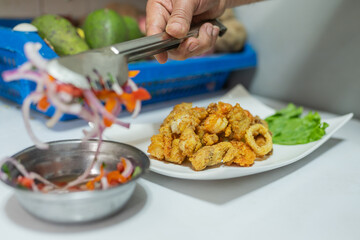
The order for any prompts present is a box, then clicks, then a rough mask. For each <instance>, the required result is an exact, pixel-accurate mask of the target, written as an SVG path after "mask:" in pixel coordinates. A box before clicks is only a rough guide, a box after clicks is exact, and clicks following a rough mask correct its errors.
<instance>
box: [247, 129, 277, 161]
mask: <svg viewBox="0 0 360 240" xmlns="http://www.w3.org/2000/svg"><path fill="white" fill-rule="evenodd" d="M259 136H260V137H261V138H265V141H263V140H261V138H260V140H259V141H256V138H257V137H259ZM245 140H246V143H247V144H248V145H249V146H250V147H251V149H252V150H253V151H254V152H255V153H256V155H257V156H260V157H262V156H264V155H266V154H268V153H269V152H270V151H271V150H272V145H273V144H272V137H271V135H270V132H269V129H267V128H266V127H265V126H264V125H262V124H260V123H257V124H254V125H252V126H250V127H249V129H247V130H246V134H245ZM259 144H261V145H259Z"/></svg>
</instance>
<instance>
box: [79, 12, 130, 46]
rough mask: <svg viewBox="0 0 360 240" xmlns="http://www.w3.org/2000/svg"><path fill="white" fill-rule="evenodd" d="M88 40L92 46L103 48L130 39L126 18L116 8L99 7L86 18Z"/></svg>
mask: <svg viewBox="0 0 360 240" xmlns="http://www.w3.org/2000/svg"><path fill="white" fill-rule="evenodd" d="M83 28H84V32H85V39H86V42H87V43H88V44H89V46H90V47H91V48H101V47H105V46H109V45H112V44H115V43H120V42H124V41H126V40H127V39H128V36H127V28H126V23H125V20H124V19H123V18H122V17H121V16H120V15H119V14H118V13H117V12H115V11H114V10H110V9H98V10H95V11H93V12H91V13H90V14H89V15H88V16H87V17H86V19H85V23H84V26H83Z"/></svg>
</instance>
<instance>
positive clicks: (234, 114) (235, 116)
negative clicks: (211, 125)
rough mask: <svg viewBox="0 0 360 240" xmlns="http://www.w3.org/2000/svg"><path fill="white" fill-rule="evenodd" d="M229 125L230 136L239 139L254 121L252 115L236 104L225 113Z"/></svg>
mask: <svg viewBox="0 0 360 240" xmlns="http://www.w3.org/2000/svg"><path fill="white" fill-rule="evenodd" d="M227 117H228V119H229V123H230V125H231V135H230V136H231V138H233V139H235V140H238V141H241V140H243V138H244V136H245V132H246V130H247V129H248V128H249V127H250V125H251V124H252V122H253V121H254V117H253V116H252V115H251V114H250V113H249V112H248V111H246V110H244V109H243V108H242V107H240V105H239V104H236V105H235V106H234V107H233V109H232V110H231V111H230V112H229V114H228V115H227Z"/></svg>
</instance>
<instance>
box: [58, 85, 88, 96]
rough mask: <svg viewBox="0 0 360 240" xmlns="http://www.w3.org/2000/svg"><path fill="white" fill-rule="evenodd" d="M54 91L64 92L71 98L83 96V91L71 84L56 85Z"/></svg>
mask: <svg viewBox="0 0 360 240" xmlns="http://www.w3.org/2000/svg"><path fill="white" fill-rule="evenodd" d="M56 91H58V92H66V93H68V94H70V95H71V96H73V97H81V96H82V95H83V91H82V90H81V89H80V88H77V87H75V86H73V85H71V84H58V85H56Z"/></svg>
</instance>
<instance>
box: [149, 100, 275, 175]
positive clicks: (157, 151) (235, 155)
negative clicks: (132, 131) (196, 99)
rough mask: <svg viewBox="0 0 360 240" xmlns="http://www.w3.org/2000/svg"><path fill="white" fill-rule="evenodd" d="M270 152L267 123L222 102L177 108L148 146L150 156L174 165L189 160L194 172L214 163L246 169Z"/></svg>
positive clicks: (177, 106)
mask: <svg viewBox="0 0 360 240" xmlns="http://www.w3.org/2000/svg"><path fill="white" fill-rule="evenodd" d="M271 150H272V139H271V134H270V132H269V130H268V126H267V124H266V122H265V121H264V120H262V119H261V118H259V117H258V116H255V117H254V116H253V115H251V114H250V112H249V111H247V110H245V109H243V108H242V107H240V105H239V104H236V105H235V106H232V105H231V104H228V103H223V102H218V103H211V104H209V106H208V107H207V108H202V107H193V106H192V104H191V103H181V104H179V105H176V106H175V107H174V109H173V110H172V111H171V112H170V114H169V115H168V116H167V117H166V118H165V120H164V122H163V123H162V125H161V127H160V129H159V134H157V135H155V136H153V137H152V138H151V144H150V146H149V147H148V153H149V154H150V156H151V157H153V158H156V159H158V160H164V161H168V162H172V163H176V164H182V163H183V162H184V161H187V160H188V161H189V162H190V163H191V165H192V167H193V169H194V170H196V171H200V170H203V169H205V168H206V167H208V166H214V165H217V164H226V165H232V166H234V165H238V166H241V167H249V166H252V165H253V164H254V161H255V160H256V158H257V157H263V156H265V155H266V154H269V153H270V152H271Z"/></svg>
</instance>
